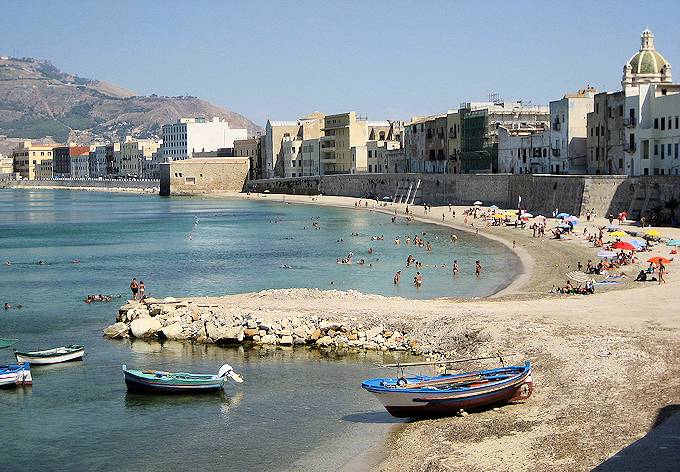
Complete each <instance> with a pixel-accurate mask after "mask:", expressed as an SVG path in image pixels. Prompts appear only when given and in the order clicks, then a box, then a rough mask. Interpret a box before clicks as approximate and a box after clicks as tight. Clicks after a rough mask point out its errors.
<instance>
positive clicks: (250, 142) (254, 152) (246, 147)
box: [234, 136, 264, 179]
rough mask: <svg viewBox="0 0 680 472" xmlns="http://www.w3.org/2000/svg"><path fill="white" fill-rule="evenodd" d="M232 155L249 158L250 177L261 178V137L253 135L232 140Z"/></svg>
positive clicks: (262, 176)
mask: <svg viewBox="0 0 680 472" xmlns="http://www.w3.org/2000/svg"><path fill="white" fill-rule="evenodd" d="M234 157H246V158H248V159H249V160H250V175H249V178H250V179H262V178H264V175H263V163H262V138H261V137H260V136H255V137H253V138H249V139H235V140H234Z"/></svg>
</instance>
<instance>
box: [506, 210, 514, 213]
mask: <svg viewBox="0 0 680 472" xmlns="http://www.w3.org/2000/svg"><path fill="white" fill-rule="evenodd" d="M505 212H506V213H517V210H505Z"/></svg>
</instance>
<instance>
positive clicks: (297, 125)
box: [259, 112, 324, 179]
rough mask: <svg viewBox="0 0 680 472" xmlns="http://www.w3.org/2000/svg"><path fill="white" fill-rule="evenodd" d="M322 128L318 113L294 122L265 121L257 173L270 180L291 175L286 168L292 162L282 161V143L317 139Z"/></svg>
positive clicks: (322, 120) (321, 119) (322, 122)
mask: <svg viewBox="0 0 680 472" xmlns="http://www.w3.org/2000/svg"><path fill="white" fill-rule="evenodd" d="M323 126H324V114H323V113H320V112H314V113H310V114H309V115H307V116H305V117H303V118H300V119H299V120H295V121H273V120H267V124H266V125H265V134H264V136H262V138H261V146H260V147H261V151H260V152H261V162H262V169H261V170H260V171H259V172H260V174H261V175H262V177H263V178H267V179H270V178H272V177H285V175H286V174H287V173H288V174H292V173H293V172H292V170H289V171H288V172H286V168H287V167H292V162H291V161H290V160H289V161H288V162H287V163H286V160H285V159H284V155H283V152H284V151H283V143H284V141H289V140H291V139H293V140H306V139H316V138H319V137H321V136H322V135H323V132H322V128H323ZM291 148H292V145H291ZM289 159H291V157H289ZM295 173H297V172H295Z"/></svg>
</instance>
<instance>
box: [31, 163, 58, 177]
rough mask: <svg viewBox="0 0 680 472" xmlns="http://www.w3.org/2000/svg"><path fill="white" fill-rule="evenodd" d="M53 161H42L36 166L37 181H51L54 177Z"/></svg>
mask: <svg viewBox="0 0 680 472" xmlns="http://www.w3.org/2000/svg"><path fill="white" fill-rule="evenodd" d="M52 164H53V161H52V159H42V160H41V161H40V162H38V163H37V164H36V165H35V179H36V180H51V179H52V178H53V177H54V174H53V172H52Z"/></svg>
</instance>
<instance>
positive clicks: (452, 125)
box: [446, 110, 460, 174]
mask: <svg viewBox="0 0 680 472" xmlns="http://www.w3.org/2000/svg"><path fill="white" fill-rule="evenodd" d="M446 129H447V139H448V141H447V143H446V154H447V157H448V160H449V162H448V166H447V169H446V170H447V172H448V173H449V174H458V173H459V166H458V157H459V155H460V114H459V113H458V110H449V111H447V112H446Z"/></svg>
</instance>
